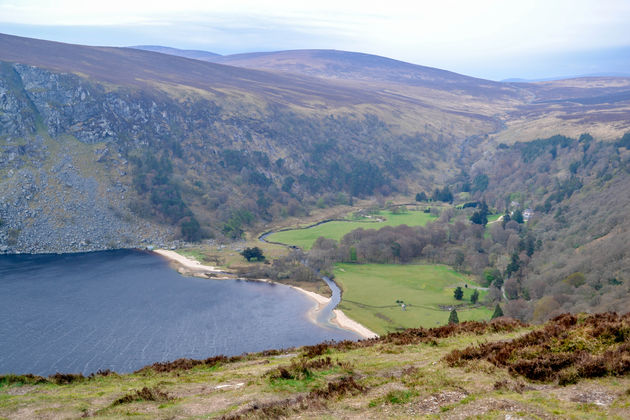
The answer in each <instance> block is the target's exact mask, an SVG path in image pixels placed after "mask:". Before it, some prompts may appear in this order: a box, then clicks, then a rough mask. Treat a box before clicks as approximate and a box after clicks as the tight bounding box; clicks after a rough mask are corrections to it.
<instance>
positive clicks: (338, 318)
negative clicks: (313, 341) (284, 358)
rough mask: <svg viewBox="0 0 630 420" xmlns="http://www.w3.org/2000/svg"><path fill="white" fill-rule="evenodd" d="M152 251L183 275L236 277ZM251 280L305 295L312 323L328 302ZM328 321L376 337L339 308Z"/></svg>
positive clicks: (167, 252)
mask: <svg viewBox="0 0 630 420" xmlns="http://www.w3.org/2000/svg"><path fill="white" fill-rule="evenodd" d="M152 252H154V253H156V254H158V255H160V256H162V257H164V258H166V259H167V260H168V261H169V262H171V263H172V264H173V265H174V268H175V270H176V271H177V272H178V273H179V274H181V275H183V276H192V277H201V278H205V279H215V280H232V279H238V277H236V276H229V274H230V273H228V272H226V271H223V270H220V269H218V268H217V267H214V266H210V265H203V264H201V263H200V262H199V261H196V260H194V259H192V258H189V257H186V256H184V255H181V254H178V253H177V252H176V251H171V250H167V249H156V250H153V251H152ZM247 280H251V281H259V282H264V283H273V284H281V285H283V286H288V287H290V288H292V289H294V290H296V291H298V292H300V293H302V294H303V295H305V296H307V297H308V298H309V299H310V300H311V301H313V302H314V303H315V306H313V307H312V308H311V309H310V310H309V311H308V313H307V317H308V318H309V320H310V321H311V322H313V323H314V324H318V322H317V315H318V314H319V313H320V312H321V311H322V310H323V309H324V308H325V307H326V305H328V303H330V300H331V299H330V298H327V297H325V296H322V295H320V294H318V293H315V292H311V291H308V290H305V289H302V288H301V287H297V286H292V285H290V284H284V283H278V282H275V281H273V280H270V279H247ZM330 322H331V323H332V324H334V325H336V326H337V327H339V328H341V329H343V330H346V331H351V332H353V333H356V334H358V335H359V336H360V337H361V338H363V339H367V338H374V337H378V335H377V334H376V333H374V332H373V331H370V330H369V329H368V328H366V327H365V326H363V325H361V324H359V323H358V322H356V321H354V320H352V319H350V318H348V317H347V316H346V315H345V314H344V313H343V311H341V309H335V310H333V317H332V319H331V320H330Z"/></svg>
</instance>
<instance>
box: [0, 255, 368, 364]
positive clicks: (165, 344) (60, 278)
mask: <svg viewBox="0 0 630 420" xmlns="http://www.w3.org/2000/svg"><path fill="white" fill-rule="evenodd" d="M313 305H314V304H313V302H312V301H311V300H309V299H308V298H307V297H306V296H304V295H303V294H301V293H300V292H298V291H295V290H293V289H291V288H289V287H286V286H282V285H273V284H267V283H260V282H248V281H240V280H206V279H199V278H194V277H183V276H181V275H179V274H178V273H176V272H175V271H174V270H172V269H171V268H170V267H169V265H168V263H167V262H166V261H165V260H164V259H163V258H162V257H160V256H158V255H155V254H152V253H149V252H141V251H128V250H125V251H109V252H94V253H84V254H65V255H10V256H7V255H4V256H0V374H2V373H34V374H38V375H49V374H53V373H55V372H73V373H78V372H82V373H84V374H87V373H91V372H95V371H97V370H99V369H111V370H114V371H117V372H130V371H133V370H136V369H139V368H141V367H143V366H145V365H148V364H151V363H153V362H157V361H166V360H174V359H177V358H180V357H190V358H206V357H210V356H215V355H219V354H224V355H236V354H241V353H244V352H255V351H261V350H265V349H273V348H286V347H292V346H301V345H307V344H316V343H319V342H321V341H325V340H330V339H335V340H343V339H356V338H358V337H357V336H356V335H355V334H353V333H351V332H347V331H344V330H340V329H338V328H336V327H334V326H330V325H327V324H326V323H325V320H323V321H322V323H321V324H318V325H316V324H314V323H312V322H311V321H309V319H308V317H307V312H308V310H309V309H311V308H312V307H313ZM320 318H321V317H320Z"/></svg>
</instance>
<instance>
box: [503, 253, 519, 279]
mask: <svg viewBox="0 0 630 420" xmlns="http://www.w3.org/2000/svg"><path fill="white" fill-rule="evenodd" d="M520 268H521V259H520V258H519V257H518V254H517V253H516V252H515V253H514V254H512V260H511V261H510V263H509V264H508V265H507V267H506V268H505V274H506V276H507V277H510V276H511V275H512V273H516V272H517V271H518V270H519V269H520Z"/></svg>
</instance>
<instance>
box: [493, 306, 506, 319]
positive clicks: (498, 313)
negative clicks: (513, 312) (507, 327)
mask: <svg viewBox="0 0 630 420" xmlns="http://www.w3.org/2000/svg"><path fill="white" fill-rule="evenodd" d="M502 316H503V309H501V306H500V305H499V304H498V303H497V306H495V308H494V313H493V314H492V318H490V319H495V318H499V317H502Z"/></svg>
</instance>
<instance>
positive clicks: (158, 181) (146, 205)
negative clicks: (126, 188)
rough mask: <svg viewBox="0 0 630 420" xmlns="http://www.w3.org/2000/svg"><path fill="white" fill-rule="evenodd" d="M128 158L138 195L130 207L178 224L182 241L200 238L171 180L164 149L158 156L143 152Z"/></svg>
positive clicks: (168, 160)
mask: <svg viewBox="0 0 630 420" xmlns="http://www.w3.org/2000/svg"><path fill="white" fill-rule="evenodd" d="M130 161H131V163H132V165H133V167H134V171H133V187H134V189H135V190H136V192H137V193H138V197H139V199H138V200H137V201H136V202H134V203H133V204H132V206H131V209H132V210H134V211H135V212H136V213H137V214H139V215H140V216H142V217H147V218H153V219H157V220H158V221H161V222H166V223H170V224H179V226H180V230H181V235H182V237H183V239H184V240H186V241H191V242H196V241H199V240H201V238H202V237H203V230H202V229H201V226H200V225H199V222H198V221H197V219H196V218H195V216H194V215H193V213H192V211H191V210H190V208H189V207H188V205H187V204H186V203H185V202H184V200H183V198H182V193H181V187H180V185H179V184H178V183H177V182H175V180H174V179H173V164H172V162H171V159H170V158H169V157H168V154H167V152H165V151H163V152H162V154H161V155H160V157H159V158H158V157H156V156H155V155H154V154H153V153H151V152H146V153H145V154H144V155H143V156H141V157H137V156H132V157H130Z"/></svg>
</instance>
